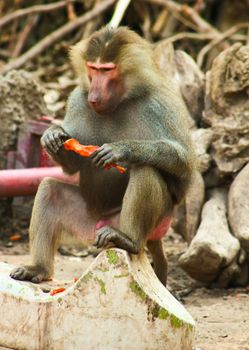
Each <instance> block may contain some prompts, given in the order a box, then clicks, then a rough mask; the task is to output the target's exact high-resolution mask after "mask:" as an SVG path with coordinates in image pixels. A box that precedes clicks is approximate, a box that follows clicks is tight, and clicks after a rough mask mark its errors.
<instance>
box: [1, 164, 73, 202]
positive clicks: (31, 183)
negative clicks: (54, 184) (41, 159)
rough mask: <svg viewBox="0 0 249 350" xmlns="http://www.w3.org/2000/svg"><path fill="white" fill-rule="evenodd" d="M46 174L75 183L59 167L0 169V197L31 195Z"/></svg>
mask: <svg viewBox="0 0 249 350" xmlns="http://www.w3.org/2000/svg"><path fill="white" fill-rule="evenodd" d="M46 176H48V177H54V178H56V179H60V180H63V181H65V182H69V183H76V180H75V177H73V176H67V175H65V174H64V173H63V172H62V169H61V168H60V167H48V168H29V169H10V170H0V197H17V196H32V195H34V194H35V193H36V191H37V188H38V186H39V184H40V182H41V181H42V179H43V178H44V177H46Z"/></svg>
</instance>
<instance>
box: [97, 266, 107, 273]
mask: <svg viewBox="0 0 249 350" xmlns="http://www.w3.org/2000/svg"><path fill="white" fill-rule="evenodd" d="M98 270H99V271H101V272H108V271H109V269H108V267H102V266H99V267H98Z"/></svg>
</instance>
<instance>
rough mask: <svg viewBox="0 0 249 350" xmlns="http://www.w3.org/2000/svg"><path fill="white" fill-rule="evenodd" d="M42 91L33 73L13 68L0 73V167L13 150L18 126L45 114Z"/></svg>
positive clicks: (4, 166) (2, 167)
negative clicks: (7, 71)
mask: <svg viewBox="0 0 249 350" xmlns="http://www.w3.org/2000/svg"><path fill="white" fill-rule="evenodd" d="M43 94H44V91H43V89H42V88H41V86H39V85H38V84H37V82H36V81H35V80H34V78H33V77H32V75H31V74H30V73H28V72H25V71H23V70H20V71H16V70H12V71H10V72H9V73H7V74H6V75H5V76H1V75H0V120H1V123H0V132H1V139H0V169H5V168H6V161H7V160H6V154H7V152H8V151H10V150H15V149H16V142H17V135H18V130H19V127H20V125H21V124H22V123H23V122H24V121H25V120H29V119H36V118H37V117H40V116H42V115H46V114H47V108H46V105H45V102H44V100H43Z"/></svg>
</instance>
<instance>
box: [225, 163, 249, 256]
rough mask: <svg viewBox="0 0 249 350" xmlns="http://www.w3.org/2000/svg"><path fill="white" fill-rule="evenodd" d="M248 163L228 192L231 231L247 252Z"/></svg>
mask: <svg viewBox="0 0 249 350" xmlns="http://www.w3.org/2000/svg"><path fill="white" fill-rule="evenodd" d="M248 189H249V163H248V164H247V165H246V166H245V167H244V168H243V169H242V170H241V171H240V173H239V174H238V175H237V176H236V178H235V180H234V181H233V183H232V185H231V186H230V190H229V194H228V220H229V224H230V227H231V229H232V232H233V234H234V236H235V237H237V238H238V240H239V241H240V243H241V246H242V247H243V248H244V249H245V250H246V251H247V252H248V253H249V195H248Z"/></svg>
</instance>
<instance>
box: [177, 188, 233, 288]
mask: <svg viewBox="0 0 249 350" xmlns="http://www.w3.org/2000/svg"><path fill="white" fill-rule="evenodd" d="M239 249H240V244H239V241H238V240H237V239H236V238H235V237H233V236H232V235H231V233H230V230H229V227H228V223H227V219H226V193H225V192H224V191H223V190H213V191H212V192H211V198H210V199H209V200H208V201H207V202H206V203H205V205H204V207H203V211H202V218H201V224H200V226H199V228H198V230H197V233H196V235H195V237H194V238H193V240H192V242H191V244H190V246H189V247H188V249H187V251H186V252H185V253H184V254H183V255H181V257H180V259H179V263H180V265H181V267H182V268H183V269H184V270H185V271H186V272H187V273H189V275H190V276H191V277H193V278H195V279H197V280H198V281H201V282H204V283H211V282H213V281H215V280H217V278H218V276H219V274H220V272H221V271H222V269H224V268H225V267H227V266H228V265H230V264H231V263H232V262H233V261H234V260H235V259H236V257H237V256H238V254H239Z"/></svg>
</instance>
